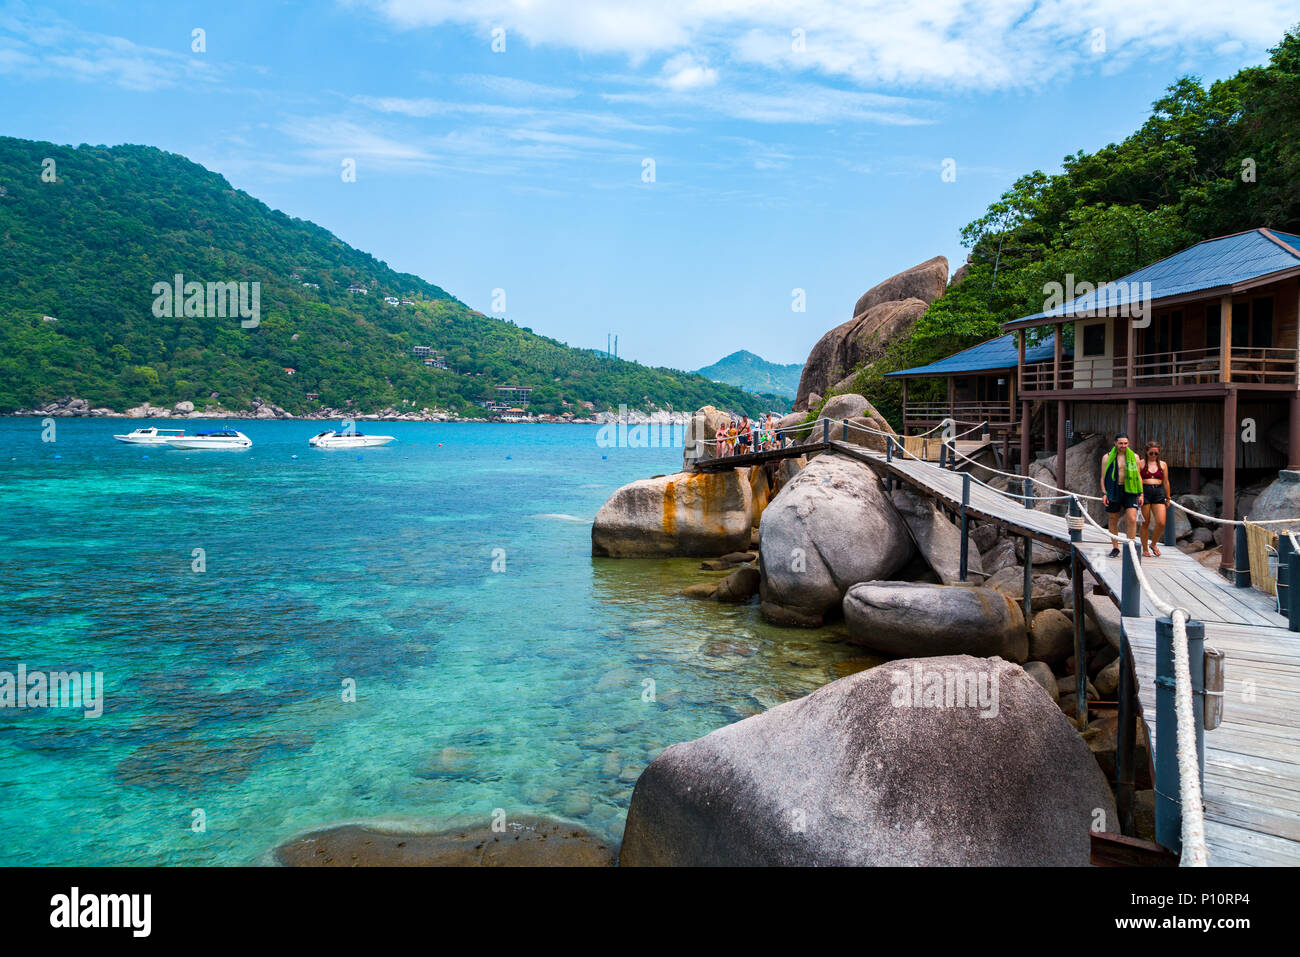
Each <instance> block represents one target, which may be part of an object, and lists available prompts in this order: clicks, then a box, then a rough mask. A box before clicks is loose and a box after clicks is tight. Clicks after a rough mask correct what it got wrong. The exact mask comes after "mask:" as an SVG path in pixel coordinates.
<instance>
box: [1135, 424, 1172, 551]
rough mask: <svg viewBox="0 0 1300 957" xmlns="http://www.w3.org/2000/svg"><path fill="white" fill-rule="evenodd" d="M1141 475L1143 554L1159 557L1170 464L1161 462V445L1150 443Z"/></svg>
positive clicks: (1165, 511)
mask: <svg viewBox="0 0 1300 957" xmlns="http://www.w3.org/2000/svg"><path fill="white" fill-rule="evenodd" d="M1138 474H1139V475H1140V476H1142V554H1143V555H1145V556H1146V557H1147V558H1151V557H1152V555H1153V554H1154V556H1155V557H1156V558H1159V557H1160V540H1161V538H1162V536H1163V535H1164V534H1165V520H1166V518H1167V517H1168V515H1167V509H1168V503H1169V465H1168V464H1167V463H1165V462H1163V461H1161V459H1160V443H1159V442H1148V443H1147V451H1146V455H1144V456H1143V457H1142V464H1141V465H1139V466H1138ZM1148 538H1149V542H1148ZM1148 545H1149V547H1148Z"/></svg>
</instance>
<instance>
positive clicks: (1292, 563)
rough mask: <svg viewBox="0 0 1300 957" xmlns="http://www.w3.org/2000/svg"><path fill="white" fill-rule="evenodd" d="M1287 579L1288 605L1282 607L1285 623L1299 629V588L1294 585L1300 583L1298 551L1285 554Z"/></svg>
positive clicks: (1299, 557) (1292, 628)
mask: <svg viewBox="0 0 1300 957" xmlns="http://www.w3.org/2000/svg"><path fill="white" fill-rule="evenodd" d="M1286 567H1287V579H1288V580H1289V581H1290V582H1291V587H1290V588H1288V589H1287V598H1288V599H1289V602H1288V605H1289V607H1288V608H1286V609H1283V610H1284V611H1285V612H1286V617H1287V623H1288V625H1289V626H1290V628H1291V630H1292V631H1300V588H1298V587H1296V585H1297V583H1300V552H1294V551H1293V552H1292V553H1291V554H1290V555H1289V556H1287V560H1286Z"/></svg>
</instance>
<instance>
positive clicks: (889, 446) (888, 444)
mask: <svg viewBox="0 0 1300 957" xmlns="http://www.w3.org/2000/svg"><path fill="white" fill-rule="evenodd" d="M895 441H896V440H895V439H894V438H892V437H886V438H885V461H886V462H893V461H894V442H895ZM893 490H894V473H893V472H890V471H888V470H886V472H885V491H887V492H892V491H893Z"/></svg>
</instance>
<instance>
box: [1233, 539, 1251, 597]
mask: <svg viewBox="0 0 1300 957" xmlns="http://www.w3.org/2000/svg"><path fill="white" fill-rule="evenodd" d="M1232 538H1233V549H1232V583H1233V584H1234V585H1236V586H1237V587H1238V588H1249V587H1250V545H1249V544H1248V543H1247V542H1246V526H1245V525H1237V526H1236V527H1235V528H1234V529H1233V532H1232Z"/></svg>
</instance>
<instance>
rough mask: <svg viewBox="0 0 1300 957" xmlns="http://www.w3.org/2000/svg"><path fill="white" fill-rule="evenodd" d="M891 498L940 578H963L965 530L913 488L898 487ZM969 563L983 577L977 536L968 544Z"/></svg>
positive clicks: (950, 582)
mask: <svg viewBox="0 0 1300 957" xmlns="http://www.w3.org/2000/svg"><path fill="white" fill-rule="evenodd" d="M891 498H892V500H893V502H894V508H896V509H898V514H899V515H901V516H903V521H904V522H906V523H907V529H908V531H910V532H911V533H912V541H914V542H916V547H917V550H918V551H920V553H921V557H922V558H924V559H925V562H926V564H927V565H929V566H930V568H931V570H932V571H933V572H934V573H935V574H936V575H938V576H939V581H941V582H942V583H943V584H945V585H955V584H956V583H957V582H959V581H961V529H960V528H958V527H957V526H956V525H954V524H953V523H952V522H950V521H949V520H948V516H947V515H945V514H944V513H943V512H942V511H940V510H939V507H938V506H937V505H936V504H935V503H934V499H932V498H929V497H928V496H925V495H922V494H920V493H919V492H914V491H912V489H910V488H906V487H905V488H899V489H895V490H894V493H893V495H892V496H891ZM966 564H967V571H968V572H973V573H975V574H976V575H980V576H981V578H982V577H983V574H984V567H983V565H982V563H981V561H980V552H979V548H978V547H976V544H975V539H974V537H973V536H972V537H971V539H970V541H969V542H968V543H967V549H966Z"/></svg>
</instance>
